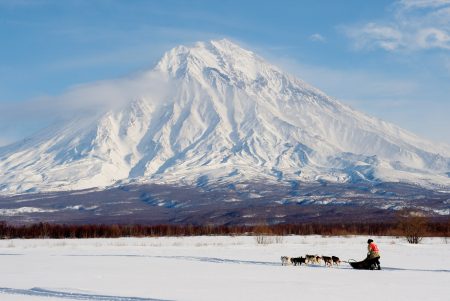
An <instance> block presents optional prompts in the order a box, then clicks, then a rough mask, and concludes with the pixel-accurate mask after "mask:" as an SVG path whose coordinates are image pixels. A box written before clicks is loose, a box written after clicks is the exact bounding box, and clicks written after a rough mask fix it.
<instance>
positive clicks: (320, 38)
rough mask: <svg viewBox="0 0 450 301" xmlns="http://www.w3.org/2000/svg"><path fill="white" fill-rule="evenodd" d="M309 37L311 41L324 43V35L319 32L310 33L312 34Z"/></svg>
mask: <svg viewBox="0 0 450 301" xmlns="http://www.w3.org/2000/svg"><path fill="white" fill-rule="evenodd" d="M309 39H310V40H311V41H313V42H321V43H324V42H325V41H326V40H325V37H324V36H322V35H321V34H320V33H315V34H312V35H311V36H310V37H309Z"/></svg>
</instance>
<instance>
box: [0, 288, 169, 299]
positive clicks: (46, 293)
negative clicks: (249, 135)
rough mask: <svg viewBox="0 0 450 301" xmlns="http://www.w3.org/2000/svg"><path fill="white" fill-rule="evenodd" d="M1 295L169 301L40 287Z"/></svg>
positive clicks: (3, 289)
mask: <svg viewBox="0 0 450 301" xmlns="http://www.w3.org/2000/svg"><path fill="white" fill-rule="evenodd" d="M0 293H2V294H10V295H25V296H39V297H49V298H61V299H72V300H94V301H169V300H164V299H154V298H141V297H120V296H107V295H90V294H79V293H68V292H60V291H53V290H47V289H43V288H39V287H34V288H31V289H16V288H8V287H0Z"/></svg>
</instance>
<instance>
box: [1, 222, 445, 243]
mask: <svg viewBox="0 0 450 301" xmlns="http://www.w3.org/2000/svg"><path fill="white" fill-rule="evenodd" d="M421 227H422V230H423V231H422V235H423V236H444V237H448V236H449V233H450V222H449V221H444V222H428V223H426V224H422V226H421ZM197 235H277V236H283V235H331V236H334V235H379V236H386V235H387V236H402V235H404V229H403V228H402V227H401V225H399V224H397V223H342V224H337V223H333V224H322V223H309V224H279V225H264V224H262V225H254V226H232V225H219V226H218V225H201V226H198V225H96V224H92V225H64V224H63V225H61V224H48V223H38V224H32V225H21V226H17V225H9V224H7V223H5V222H0V239H11V238H115V237H146V236H149V237H160V236H197Z"/></svg>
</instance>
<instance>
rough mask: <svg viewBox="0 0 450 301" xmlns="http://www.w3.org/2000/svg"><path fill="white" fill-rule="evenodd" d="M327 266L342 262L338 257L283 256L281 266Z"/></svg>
mask: <svg viewBox="0 0 450 301" xmlns="http://www.w3.org/2000/svg"><path fill="white" fill-rule="evenodd" d="M322 262H323V263H324V264H325V266H330V267H331V266H333V265H339V264H340V263H341V260H340V259H339V257H337V256H319V255H305V257H289V256H281V265H302V264H321V263H322Z"/></svg>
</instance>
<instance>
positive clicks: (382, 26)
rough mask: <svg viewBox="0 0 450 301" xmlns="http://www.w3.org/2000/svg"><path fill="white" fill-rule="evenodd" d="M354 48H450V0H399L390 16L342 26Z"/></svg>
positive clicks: (390, 49) (392, 49) (388, 49)
mask: <svg viewBox="0 0 450 301" xmlns="http://www.w3.org/2000/svg"><path fill="white" fill-rule="evenodd" d="M342 29H343V31H344V33H345V34H346V35H347V36H348V37H349V38H350V39H351V40H352V41H353V46H354V47H355V49H368V50H372V49H384V50H386V51H401V50H408V51H419V50H426V49H441V50H450V0H401V1H397V2H396V3H394V4H393V5H392V6H391V12H390V14H389V16H388V17H387V18H386V19H384V20H377V21H372V22H368V23H365V24H356V25H352V26H344V27H342Z"/></svg>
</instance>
